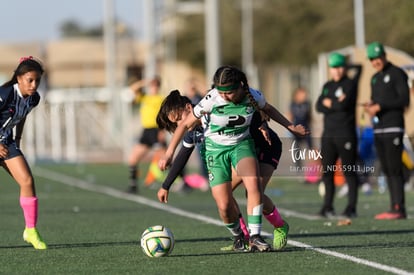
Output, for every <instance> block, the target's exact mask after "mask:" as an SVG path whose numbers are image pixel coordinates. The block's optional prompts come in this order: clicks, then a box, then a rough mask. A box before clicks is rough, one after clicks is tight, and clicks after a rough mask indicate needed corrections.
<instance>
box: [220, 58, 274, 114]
mask: <svg viewBox="0 0 414 275" xmlns="http://www.w3.org/2000/svg"><path fill="white" fill-rule="evenodd" d="M213 83H214V84H213V85H214V86H237V85H241V87H242V88H243V89H244V90H245V91H246V96H247V97H248V98H249V100H250V103H251V104H252V105H253V107H254V108H255V109H256V110H257V111H259V112H260V115H261V116H262V120H269V116H268V115H267V114H266V113H265V112H263V111H262V110H261V109H260V108H259V105H257V102H256V100H255V99H254V98H253V95H252V94H251V93H250V90H249V84H248V83H247V77H246V74H245V73H244V72H243V71H241V70H240V69H238V68H237V67H234V66H228V65H226V66H222V67H220V68H218V69H217V71H216V73H215V74H214V77H213Z"/></svg>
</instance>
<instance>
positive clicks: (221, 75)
mask: <svg viewBox="0 0 414 275" xmlns="http://www.w3.org/2000/svg"><path fill="white" fill-rule="evenodd" d="M213 83H214V84H213V85H214V86H228V85H243V87H245V88H248V83H247V78H246V75H245V73H244V72H242V71H241V70H240V69H238V68H237V67H233V66H229V65H226V66H221V67H220V68H218V69H217V70H216V73H215V74H214V77H213Z"/></svg>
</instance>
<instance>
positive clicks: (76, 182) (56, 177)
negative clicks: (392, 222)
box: [33, 167, 414, 275]
mask: <svg viewBox="0 0 414 275" xmlns="http://www.w3.org/2000/svg"><path fill="white" fill-rule="evenodd" d="M33 173H34V174H35V175H36V176H38V177H42V178H46V179H49V180H53V181H56V182H60V183H63V184H66V185H69V186H74V187H78V188H80V189H84V190H88V191H92V192H95V193H101V194H105V195H108V196H111V197H115V198H118V199H123V200H128V201H133V202H136V203H140V204H143V205H146V206H151V207H153V208H157V209H160V210H163V211H167V212H170V213H172V214H175V215H179V216H183V217H187V218H190V219H194V220H199V221H201V222H205V223H209V224H215V225H218V226H223V223H222V221H220V220H217V219H213V218H211V217H207V216H204V215H199V214H195V213H192V212H189V211H185V210H182V209H179V208H176V207H173V206H170V205H167V204H163V203H160V202H157V201H155V200H150V199H147V198H145V197H142V196H139V195H131V194H126V193H125V192H122V191H119V190H116V189H113V188H110V187H105V186H100V185H98V184H94V183H90V182H87V181H84V180H80V179H77V178H74V177H70V176H67V175H65V174H61V173H58V172H55V171H50V170H47V169H43V168H39V167H36V169H34V171H33ZM289 214H290V215H292V216H294V215H295V214H296V212H293V211H291V212H290V213H289ZM298 214H299V213H298ZM301 216H306V215H303V214H301ZM308 219H309V217H308ZM312 219H313V218H312ZM262 234H263V235H264V236H266V237H271V236H273V235H272V233H269V232H262ZM288 244H289V245H292V246H296V247H300V248H305V249H309V250H313V251H316V252H319V253H321V254H325V255H329V256H333V257H337V258H340V259H343V260H347V261H351V262H354V263H357V264H362V265H366V266H370V267H372V268H375V269H378V270H382V271H386V272H390V273H394V274H401V275H402V274H404V275H414V273H413V272H410V271H406V270H402V269H399V268H396V267H392V266H388V265H383V264H379V263H376V262H372V261H368V260H364V259H360V258H357V257H353V256H350V255H346V254H343V253H339V252H335V251H331V250H327V249H322V248H317V247H313V246H311V245H308V244H305V243H302V242H297V241H293V240H288Z"/></svg>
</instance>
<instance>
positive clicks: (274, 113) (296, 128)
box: [263, 103, 309, 136]
mask: <svg viewBox="0 0 414 275" xmlns="http://www.w3.org/2000/svg"><path fill="white" fill-rule="evenodd" d="M263 111H264V112H266V113H267V114H268V115H269V117H270V118H271V119H273V120H274V121H276V122H277V123H279V124H280V125H282V126H283V127H285V128H286V129H288V130H289V131H290V132H292V133H293V134H294V135H298V136H305V135H307V134H309V130H307V129H305V127H303V125H300V124H299V125H293V123H292V122H290V121H289V120H288V119H287V118H286V117H285V116H284V115H283V114H282V113H280V112H279V111H278V110H277V109H276V108H275V107H273V106H272V105H270V104H268V103H266V105H265V106H264V107H263Z"/></svg>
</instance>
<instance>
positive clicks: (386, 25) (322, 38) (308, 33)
mask: <svg viewBox="0 0 414 275" xmlns="http://www.w3.org/2000/svg"><path fill="white" fill-rule="evenodd" d="M364 4H365V34H366V41H367V43H369V42H370V41H374V40H378V41H381V42H382V43H384V44H385V45H387V46H391V47H395V48H398V49H401V50H403V51H406V52H407V53H409V54H411V55H414V45H413V44H414V41H413V40H412V37H413V35H414V28H412V26H413V25H414V17H413V16H412V11H413V10H414V1H412V0H399V1H395V0H394V1H390V0H365V1H364ZM219 5H220V17H221V19H220V20H221V22H220V23H221V38H222V39H221V46H222V54H223V63H228V64H235V65H240V64H239V63H240V60H241V45H240V43H241V34H240V32H241V28H240V25H241V20H242V19H241V12H240V5H241V1H240V0H226V1H219ZM253 7H254V8H253V17H254V34H253V37H252V39H253V40H254V59H255V63H257V64H263V65H267V64H282V65H290V66H292V65H293V66H296V65H297V66H302V65H310V64H312V63H315V62H316V61H317V57H318V54H319V53H321V52H326V51H331V50H334V49H338V48H342V47H346V46H350V45H353V44H354V43H355V33H354V7H353V0H344V1H331V0H312V1H307V0H289V1H286V0H255V1H253ZM203 16H204V15H180V18H179V19H180V22H182V23H181V28H180V31H179V33H178V36H177V56H178V58H180V59H181V60H184V61H187V62H189V63H191V64H192V65H193V66H197V67H199V68H204V63H205V62H204V57H205V56H204V47H205V46H204V45H205V43H204V17H203Z"/></svg>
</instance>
